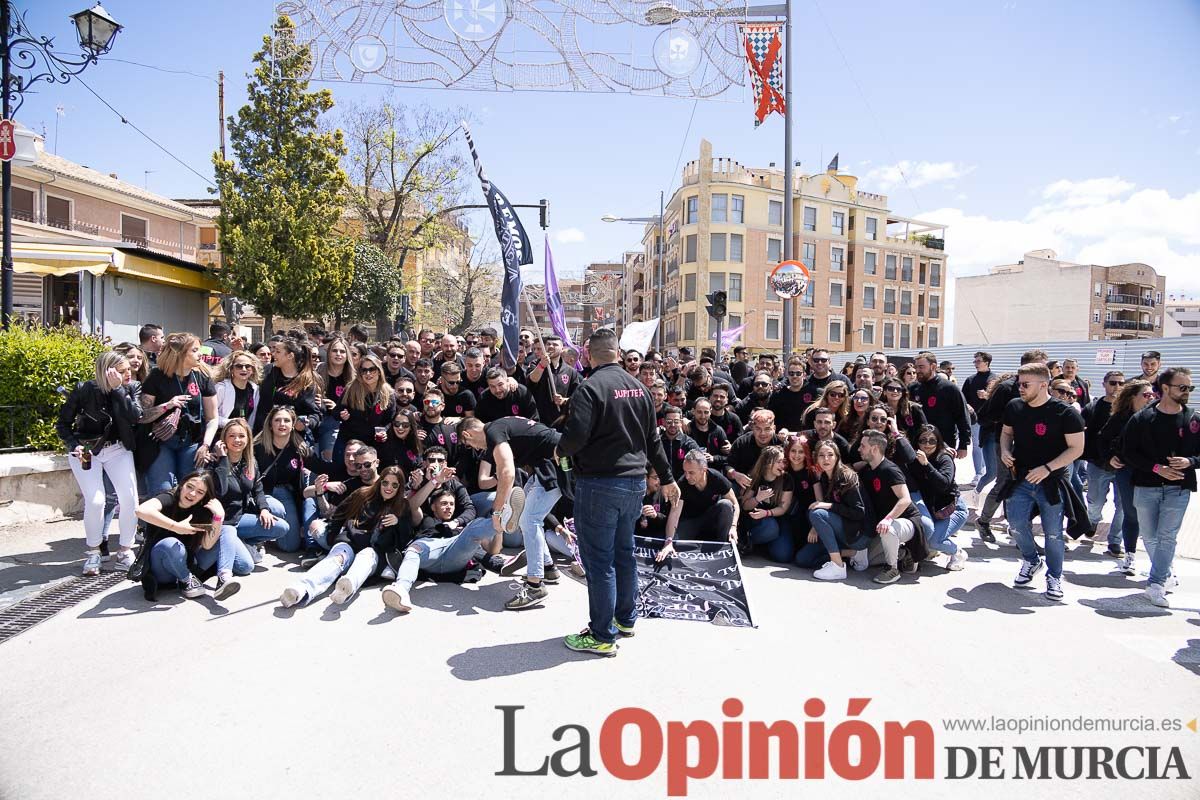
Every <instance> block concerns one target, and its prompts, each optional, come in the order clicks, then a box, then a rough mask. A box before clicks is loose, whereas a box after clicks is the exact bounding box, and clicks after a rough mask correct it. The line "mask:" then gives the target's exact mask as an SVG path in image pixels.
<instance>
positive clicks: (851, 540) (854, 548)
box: [801, 442, 870, 581]
mask: <svg viewBox="0 0 1200 800" xmlns="http://www.w3.org/2000/svg"><path fill="white" fill-rule="evenodd" d="M813 461H814V462H816V466H817V472H818V482H819V492H820V496H821V497H822V498H824V499H822V500H818V501H816V502H814V503H813V504H812V505H810V506H809V507H808V520H809V522H810V523H811V525H812V530H811V531H810V532H809V534H808V537H807V540H808V543H809V544H814V543H816V542H820V543H821V546H822V548H824V551H825V553H826V554H827V556H828V560H827V561H826V562H825V565H824V566H822V567H821V568H820V569H818V570H817V571H816V572H814V573H813V577H814V578H816V579H817V580H822V581H834V580H844V579H845V577H846V562H845V560H844V559H845V558H853V559H855V568H856V569H866V568H867V566H868V564H867V558H866V550H867V544H868V542H869V541H870V539H869V537H868V536H867V535H866V534H864V533H863V531H862V525H863V519H864V518H865V517H866V507H865V506H864V504H863V498H862V492H861V491H860V490H859V486H858V475H856V474H855V472H854V470H852V469H850V468H849V467H847V466H846V465H845V464H843V463H842V456H841V451H839V450H838V446H837V445H836V444H834V443H833V442H818V443H817V446H816V447H815V448H813ZM801 552H803V551H801ZM860 553H861V556H860Z"/></svg>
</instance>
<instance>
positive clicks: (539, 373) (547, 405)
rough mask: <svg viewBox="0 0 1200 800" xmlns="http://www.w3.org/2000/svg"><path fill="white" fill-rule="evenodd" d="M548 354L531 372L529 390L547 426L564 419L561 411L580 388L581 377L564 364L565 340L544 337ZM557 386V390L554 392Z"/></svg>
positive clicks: (528, 382) (544, 354)
mask: <svg viewBox="0 0 1200 800" xmlns="http://www.w3.org/2000/svg"><path fill="white" fill-rule="evenodd" d="M542 341H543V342H545V347H546V350H545V352H544V353H543V354H542V357H541V358H540V359H539V360H538V362H537V364H536V365H535V366H534V367H533V368H532V369H530V370H529V378H528V380H527V381H526V386H528V387H529V391H530V392H532V393H533V399H534V401H535V402H536V403H537V407H538V417H539V418H540V419H541V420H542V421H543V422H545V423H546V424H547V425H553V424H554V420H556V419H558V418H559V417H560V416H561V415H562V411H561V408H562V406H563V405H565V404H566V402H567V398H569V397H570V396H571V395H572V394H574V393H575V389H576V388H577V387H578V386H579V382H580V381H579V373H578V372H576V371H575V368H574V367H572V366H571V365H570V364H568V363H566V362H565V361H564V360H563V357H562V352H563V345H562V339H560V338H559V337H557V336H553V335H551V336H545V337H542ZM552 386H553V388H551V387H552Z"/></svg>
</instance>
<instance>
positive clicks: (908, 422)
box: [904, 414, 913, 428]
mask: <svg viewBox="0 0 1200 800" xmlns="http://www.w3.org/2000/svg"><path fill="white" fill-rule="evenodd" d="M904 424H905V425H907V426H908V427H910V428H911V427H912V426H913V421H912V414H907V415H905V417H904Z"/></svg>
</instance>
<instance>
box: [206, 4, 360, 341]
mask: <svg viewBox="0 0 1200 800" xmlns="http://www.w3.org/2000/svg"><path fill="white" fill-rule="evenodd" d="M275 27H276V30H275V36H274V38H272V37H271V36H265V37H263V48H262V50H260V51H258V52H257V53H256V54H255V55H254V60H253V61H254V64H255V68H254V73H253V75H252V76H251V79H250V83H249V86H248V87H247V94H248V101H247V103H246V105H244V106H243V107H242V108H241V109H240V110H239V111H238V114H237V117H236V119H235V118H233V117H230V119H229V140H230V143H231V145H232V147H233V154H234V157H235V160H233V161H226V160H225V159H223V158H221V155H220V153H214V154H213V163H214V165H215V166H216V173H217V184H218V189H219V191H220V194H221V215H220V216H219V217H218V218H217V227H218V230H219V231H220V236H221V249H222V254H223V256H224V259H223V261H224V265H223V267H222V269H221V272H220V281H221V284H222V289H223V290H224V291H226V292H228V293H230V294H234V295H236V296H238V297H239V298H241V299H243V300H245V301H247V302H249V303H251V304H252V305H253V306H254V308H255V309H256V310H257V311H258V313H259V314H261V315H262V317H263V319H264V321H265V322H266V331H268V332H269V331H271V330H272V328H273V321H274V317H275V316H276V315H284V316H288V317H292V318H294V319H302V318H305V317H313V316H325V315H329V314H332V313H333V311H334V309H335V308H337V306H338V304H339V303H341V301H342V298H343V296H344V294H345V292H346V289H347V287H348V286H349V285H350V277H351V272H352V270H353V258H354V251H353V244H352V242H351V241H350V240H348V239H345V238H344V237H341V236H337V235H336V234H335V228H336V226H337V224H338V223H339V221H340V219H341V213H342V208H343V202H344V191H345V187H346V174H345V173H344V172H343V171H342V169H341V167H340V166H339V163H338V160H339V158H340V157H341V156H342V155H343V154H344V153H345V152H346V147H345V144H344V142H343V139H342V134H341V132H340V131H332V132H322V131H321V130H320V129H319V127H318V125H319V120H320V116H321V114H323V113H324V112H326V111H328V110H329V109H331V108H332V107H333V95H332V94H331V93H330V92H329V91H328V90H327V89H323V90H321V91H317V92H310V91H309V90H308V80H307V79H306V78H305V76H306V75H307V74H308V73H309V71H310V68H311V64H310V59H311V56H310V53H309V51H308V49H307V48H302V47H296V46H295V45H294V43H293V40H292V32H293V31H294V29H295V26H294V25H293V24H292V21H291V20H290V19H288V18H287V17H286V16H280V17H279V18H278V20H277V21H276V23H275Z"/></svg>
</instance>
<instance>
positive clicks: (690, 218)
mask: <svg viewBox="0 0 1200 800" xmlns="http://www.w3.org/2000/svg"><path fill="white" fill-rule="evenodd" d="M687 204H688V205H687V216H686V217H685V218H684V221H683V224H684V225H695V224H696V220H698V219H700V198H699V197H696V196H692V197H689V198H688V200H687Z"/></svg>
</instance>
